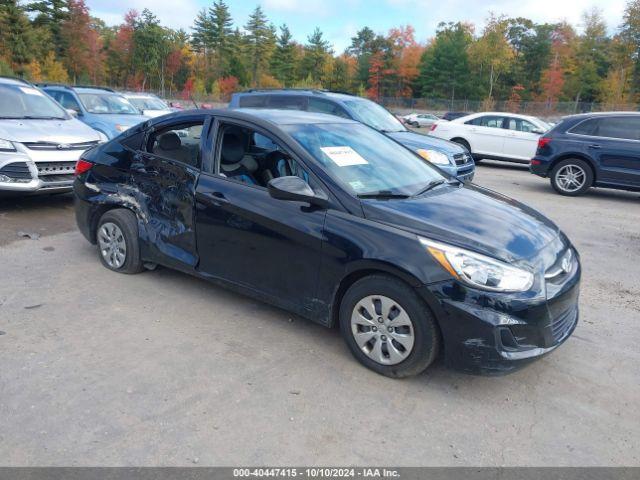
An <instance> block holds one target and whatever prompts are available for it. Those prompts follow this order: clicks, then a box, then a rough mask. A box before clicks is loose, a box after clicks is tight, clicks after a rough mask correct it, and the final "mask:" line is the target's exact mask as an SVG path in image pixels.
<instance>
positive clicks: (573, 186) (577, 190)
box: [551, 158, 593, 197]
mask: <svg viewBox="0 0 640 480" xmlns="http://www.w3.org/2000/svg"><path fill="white" fill-rule="evenodd" d="M592 184H593V172H592V171H591V167H590V166H589V164H588V163H587V162H585V161H584V160H580V159H579V158H570V159H567V160H562V161H561V162H558V163H557V164H556V166H555V167H553V170H552V171H551V186H552V187H553V188H554V190H555V191H556V192H558V193H559V194H560V195H567V196H571V197H575V196H577V195H582V194H583V193H584V192H586V191H587V190H589V188H590V187H591V185H592Z"/></svg>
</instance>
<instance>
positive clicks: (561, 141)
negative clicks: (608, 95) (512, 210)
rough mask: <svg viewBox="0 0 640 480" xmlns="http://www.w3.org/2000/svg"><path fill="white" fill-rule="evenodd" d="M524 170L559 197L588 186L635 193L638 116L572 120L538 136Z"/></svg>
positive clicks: (639, 169) (639, 162)
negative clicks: (542, 180)
mask: <svg viewBox="0 0 640 480" xmlns="http://www.w3.org/2000/svg"><path fill="white" fill-rule="evenodd" d="M529 169H530V170H531V172H532V173H535V174H536V175H539V176H541V177H549V179H550V180H551V185H552V186H553V188H554V189H555V190H556V191H557V192H558V193H560V194H561V195H570V196H575V195H580V194H582V193H584V192H586V191H587V190H588V189H589V188H590V187H605V188H616V189H620V190H635V191H640V113H637V112H607V113H588V114H583V115H573V116H571V117H567V118H565V119H563V120H562V121H561V122H560V123H559V124H558V125H556V126H555V127H554V128H553V129H551V130H550V131H549V132H547V133H546V134H545V135H543V136H542V137H540V139H539V140H538V149H537V151H536V154H535V156H534V157H533V159H531V162H530V164H529Z"/></svg>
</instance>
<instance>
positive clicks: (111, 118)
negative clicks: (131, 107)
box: [92, 113, 149, 127]
mask: <svg viewBox="0 0 640 480" xmlns="http://www.w3.org/2000/svg"><path fill="white" fill-rule="evenodd" d="M92 115H94V116H95V117H94V118H96V119H104V120H105V121H108V122H110V123H113V124H119V125H126V126H127V127H133V126H134V125H137V124H139V123H141V122H146V121H147V120H149V117H147V116H145V115H130V114H119V113H94V114H92Z"/></svg>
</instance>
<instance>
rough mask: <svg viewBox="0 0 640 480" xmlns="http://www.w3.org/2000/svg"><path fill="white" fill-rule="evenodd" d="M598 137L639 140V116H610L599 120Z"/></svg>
mask: <svg viewBox="0 0 640 480" xmlns="http://www.w3.org/2000/svg"><path fill="white" fill-rule="evenodd" d="M597 135H598V136H599V137H609V138H621V139H624V140H640V118H637V117H626V118H625V117H610V118H603V119H601V120H600V125H599V127H598V133H597Z"/></svg>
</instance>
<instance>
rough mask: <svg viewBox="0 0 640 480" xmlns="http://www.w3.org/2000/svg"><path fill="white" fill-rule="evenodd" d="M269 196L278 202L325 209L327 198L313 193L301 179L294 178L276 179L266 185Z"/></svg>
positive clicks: (327, 202)
mask: <svg viewBox="0 0 640 480" xmlns="http://www.w3.org/2000/svg"><path fill="white" fill-rule="evenodd" d="M267 188H268V189H269V195H271V197H272V198H275V199H278V200H290V201H297V202H309V203H310V204H312V205H316V206H318V207H322V208H326V207H327V206H328V205H329V198H328V197H327V195H326V194H325V193H324V192H314V191H313V189H312V188H311V187H310V186H309V184H308V183H307V182H305V181H304V180H303V179H302V178H300V177H296V176H287V177H278V178H274V179H272V180H270V181H269V183H268V184H267Z"/></svg>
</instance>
